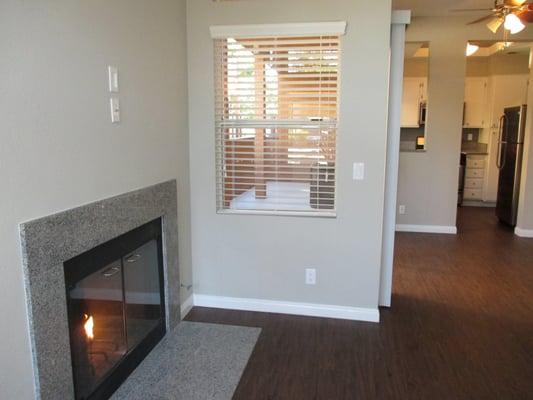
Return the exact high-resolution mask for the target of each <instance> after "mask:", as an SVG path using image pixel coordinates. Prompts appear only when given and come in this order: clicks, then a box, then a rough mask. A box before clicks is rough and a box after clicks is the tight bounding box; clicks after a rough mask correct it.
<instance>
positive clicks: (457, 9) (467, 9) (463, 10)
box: [450, 8, 494, 12]
mask: <svg viewBox="0 0 533 400" xmlns="http://www.w3.org/2000/svg"><path fill="white" fill-rule="evenodd" d="M468 11H476V12H477V11H494V9H492V8H454V9H453V10H450V12H468Z"/></svg>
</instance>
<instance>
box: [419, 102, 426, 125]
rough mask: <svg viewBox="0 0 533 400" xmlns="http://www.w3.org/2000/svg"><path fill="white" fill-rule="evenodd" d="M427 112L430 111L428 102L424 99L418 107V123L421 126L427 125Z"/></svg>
mask: <svg viewBox="0 0 533 400" xmlns="http://www.w3.org/2000/svg"><path fill="white" fill-rule="evenodd" d="M427 113H428V103H427V102H425V101H422V102H421V103H420V106H419V107H418V125H420V126H424V125H426V117H427Z"/></svg>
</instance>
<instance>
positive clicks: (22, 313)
mask: <svg viewBox="0 0 533 400" xmlns="http://www.w3.org/2000/svg"><path fill="white" fill-rule="evenodd" d="M185 35H186V31H185V2H184V1H177V0H158V1H150V2H148V1H143V0H115V1H106V0H91V1H67V0H56V1H48V2H43V1H37V0H35V1H30V0H28V1H21V0H3V1H2V2H0V48H1V50H2V56H1V62H0V76H1V77H2V82H1V89H0V182H2V195H1V196H0V219H1V221H0V244H1V245H0V246H1V252H0V253H1V255H2V256H1V257H0V276H1V279H0V318H1V321H2V323H1V324H0V354H1V357H0V398H1V399H17V400H26V399H31V398H33V397H34V389H33V379H32V370H31V355H30V345H29V339H28V323H27V314H26V306H25V296H24V285H23V273H22V265H21V257H20V243H19V232H18V225H19V223H20V222H22V221H27V220H30V219H33V218H36V217H41V216H44V215H47V214H51V213H54V212H57V211H60V210H65V209H69V208H72V207H74V206H78V205H81V204H84V203H88V202H92V201H95V200H98V199H102V198H106V197H109V196H113V195H116V194H120V193H123V192H126V191H129V190H133V189H136V188H141V187H143V186H147V185H150V184H154V183H157V182H161V181H164V180H167V179H171V178H176V179H178V187H179V189H178V190H179V219H180V220H179V229H180V232H179V234H180V238H181V242H180V264H181V269H182V276H183V279H184V280H185V281H187V280H190V279H191V272H190V250H189V240H188V236H189V234H188V230H189V218H188V215H189V212H188V200H189V197H188V189H187V188H188V170H187V154H188V138H187V81H186V52H185V46H186V39H185ZM108 64H113V65H117V66H118V67H119V71H120V94H119V96H120V100H121V106H122V118H123V121H122V122H121V123H120V124H119V125H112V124H111V123H110V120H109V118H110V117H109V103H108V98H109V95H108V93H107V87H106V84H107V83H106V66H107V65H108ZM184 296H186V293H184Z"/></svg>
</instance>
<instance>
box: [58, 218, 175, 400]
mask: <svg viewBox="0 0 533 400" xmlns="http://www.w3.org/2000/svg"><path fill="white" fill-rule="evenodd" d="M151 240H156V241H157V256H158V273H159V293H160V297H161V303H160V308H161V318H160V322H159V324H158V325H157V326H156V327H155V328H154V329H152V331H150V333H149V334H148V335H147V336H146V337H145V338H144V339H143V340H142V341H141V342H140V343H139V344H137V345H136V346H135V347H134V348H133V349H132V350H130V351H129V352H127V353H126V354H125V355H124V357H123V358H122V360H121V361H120V362H119V363H118V364H117V365H116V366H115V367H114V368H113V369H112V370H111V371H109V373H108V374H107V375H106V377H105V378H104V380H103V381H102V382H101V383H100V385H99V386H98V387H97V388H96V389H95V390H94V391H93V392H92V393H91V394H90V395H89V396H88V397H86V398H79V397H78V396H77V382H76V376H75V374H74V365H73V362H72V361H73V360H72V357H71V365H72V370H73V376H72V377H73V384H74V389H75V390H74V392H75V398H76V400H104V399H108V398H109V397H111V395H112V394H113V393H114V392H115V391H116V390H117V389H118V388H119V387H120V385H121V384H122V382H124V381H125V380H126V378H127V377H128V376H129V375H130V374H131V373H132V372H133V370H134V369H135V368H137V366H138V365H139V364H140V363H141V361H143V360H144V358H145V357H146V356H147V355H148V354H149V353H150V351H151V350H152V349H153V348H154V347H155V346H156V345H157V343H159V341H160V340H161V339H162V338H163V337H164V336H165V334H166V304H165V276H164V275H165V274H164V262H163V236H162V220H161V218H157V219H155V220H153V221H151V222H148V223H146V224H144V225H142V226H139V227H137V228H135V229H133V230H131V231H129V232H126V233H124V234H123V235H121V236H119V237H116V238H114V239H112V240H110V241H108V242H106V243H103V244H101V245H98V246H96V247H94V248H92V249H91V250H88V251H86V252H84V253H82V254H80V255H78V256H76V257H73V258H71V259H70V260H67V261H65V262H64V263H63V267H64V268H63V269H64V277H65V291H66V300H67V310H68V313H67V314H68V315H70V311H71V310H70V308H69V306H70V305H71V302H70V301H69V298H70V289H71V288H72V285H73V284H75V283H76V282H79V281H80V280H82V279H83V278H85V277H87V276H88V275H90V274H92V273H93V272H96V271H98V270H99V269H101V268H102V266H104V265H106V264H108V263H110V262H112V261H114V260H116V259H119V258H123V257H126V256H127V255H128V254H129V253H131V252H132V251H134V250H135V249H137V248H139V247H140V246H142V245H143V244H145V243H148V242H150V241H151ZM68 322H69V332H70V333H71V332H72V329H70V322H71V321H70V318H69V321H68ZM70 333H69V334H70ZM69 339H70V350H71V354H72V352H73V349H72V343H73V338H72V337H69Z"/></svg>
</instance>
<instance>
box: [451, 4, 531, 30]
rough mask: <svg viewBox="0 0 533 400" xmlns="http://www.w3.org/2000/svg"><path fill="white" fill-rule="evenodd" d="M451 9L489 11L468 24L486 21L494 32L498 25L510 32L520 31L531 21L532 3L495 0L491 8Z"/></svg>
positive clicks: (498, 27)
mask: <svg viewBox="0 0 533 400" xmlns="http://www.w3.org/2000/svg"><path fill="white" fill-rule="evenodd" d="M453 11H490V12H491V13H490V14H489V15H485V16H484V17H481V18H478V19H476V20H474V21H472V22H469V23H468V25H472V24H477V23H480V22H485V21H488V22H487V28H489V29H490V30H491V31H492V32H493V33H496V32H497V31H498V29H500V26H502V24H503V26H504V28H505V29H506V30H508V31H510V33H511V34H515V33H518V32H520V31H522V30H523V29H524V28H525V27H526V26H525V24H527V23H531V22H533V3H529V2H528V1H527V0H495V1H494V7H493V8H492V9H472V8H471V9H460V10H453Z"/></svg>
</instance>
